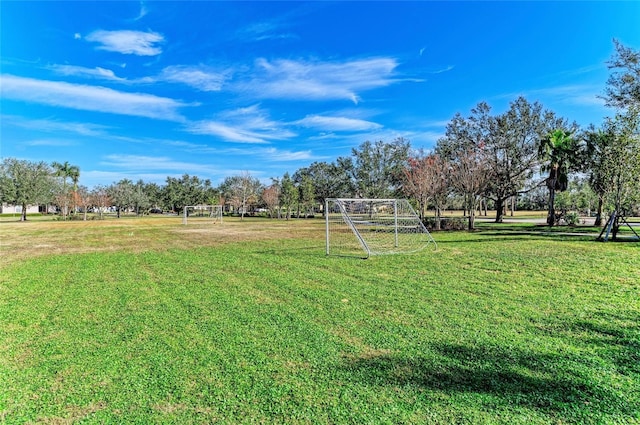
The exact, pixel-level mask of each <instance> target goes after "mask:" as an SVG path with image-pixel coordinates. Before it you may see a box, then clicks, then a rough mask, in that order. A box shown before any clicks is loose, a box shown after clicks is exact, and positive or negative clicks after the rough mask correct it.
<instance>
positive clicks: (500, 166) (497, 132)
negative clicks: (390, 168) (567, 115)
mask: <svg viewBox="0 0 640 425" xmlns="http://www.w3.org/2000/svg"><path fill="white" fill-rule="evenodd" d="M564 124H565V122H564V120H562V119H559V118H556V117H555V115H554V114H553V113H552V112H550V111H545V110H543V108H542V105H540V104H539V103H538V102H535V103H530V102H528V101H527V100H526V99H525V98H524V97H519V98H518V99H516V100H515V101H514V102H511V104H510V106H509V109H508V110H507V111H506V112H505V113H504V114H500V115H492V114H491V107H490V106H489V105H488V104H487V103H485V102H480V103H479V104H478V105H477V106H476V107H475V108H473V109H472V110H471V114H470V115H469V117H468V118H464V117H462V116H461V115H460V114H456V115H455V116H454V117H453V119H452V120H451V122H450V123H449V124H448V125H447V129H446V133H445V137H443V138H442V139H440V140H438V144H437V148H436V150H437V152H438V153H439V154H440V155H441V156H443V157H444V158H448V159H454V158H455V157H456V155H458V154H459V153H463V154H466V153H467V152H468V151H469V149H471V150H474V149H476V148H477V147H478V146H480V145H482V146H483V152H484V160H485V161H486V163H487V165H488V166H489V168H490V169H491V176H492V178H491V180H490V181H489V182H488V185H487V193H486V196H487V197H488V198H490V199H492V200H493V201H494V202H495V205H496V218H495V221H496V222H498V223H499V222H502V218H503V213H504V204H505V202H506V201H507V200H508V199H509V198H511V197H513V196H517V195H520V194H522V193H526V192H528V191H530V190H532V189H533V188H534V187H535V186H537V184H538V183H537V182H535V181H534V180H532V177H533V175H534V172H535V171H536V169H537V167H538V164H539V159H538V146H539V143H540V140H541V139H542V138H543V137H544V136H546V135H547V134H548V133H549V131H551V130H552V129H554V128H558V127H559V126H561V125H564Z"/></svg>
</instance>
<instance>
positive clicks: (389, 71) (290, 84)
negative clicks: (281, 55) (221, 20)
mask: <svg viewBox="0 0 640 425" xmlns="http://www.w3.org/2000/svg"><path fill="white" fill-rule="evenodd" d="M397 66H398V63H397V61H396V60H395V59H393V58H372V59H362V60H353V61H347V62H315V61H307V62H305V61H294V60H286V59H280V60H275V61H271V62H270V61H268V60H266V59H258V60H257V61H256V68H257V69H256V75H255V76H254V77H253V78H252V80H251V81H249V82H247V83H245V84H243V85H241V88H242V89H244V90H245V91H248V92H250V93H255V95H256V96H258V97H262V98H279V99H296V100H330V99H345V100H350V101H352V102H354V103H358V101H359V95H358V93H360V92H362V91H366V90H372V89H376V88H380V87H386V86H389V85H391V84H394V83H396V82H398V81H400V80H398V79H396V78H395V77H394V70H395V68H396V67H397Z"/></svg>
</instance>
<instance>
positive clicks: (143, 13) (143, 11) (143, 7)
mask: <svg viewBox="0 0 640 425" xmlns="http://www.w3.org/2000/svg"><path fill="white" fill-rule="evenodd" d="M147 13H149V9H147V6H146V5H145V4H144V2H143V1H141V2H140V13H138V16H137V17H136V18H135V19H134V20H135V21H139V20H140V19H142V18H144V17H145V16H147Z"/></svg>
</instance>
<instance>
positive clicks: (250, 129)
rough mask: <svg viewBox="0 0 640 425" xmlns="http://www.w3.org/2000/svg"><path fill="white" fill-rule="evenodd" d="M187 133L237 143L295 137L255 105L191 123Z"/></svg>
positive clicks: (264, 141)
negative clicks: (212, 118)
mask: <svg viewBox="0 0 640 425" xmlns="http://www.w3.org/2000/svg"><path fill="white" fill-rule="evenodd" d="M188 131H190V132H192V133H196V134H207V135H212V136H218V137H221V138H222V139H224V140H226V141H229V142H238V143H268V141H270V140H284V139H289V138H291V137H294V136H295V135H296V134H295V133H293V132H292V131H290V130H287V129H285V128H283V124H282V123H279V122H277V121H272V120H270V119H269V118H268V117H267V116H266V113H264V112H263V111H261V110H260V108H259V107H258V106H256V105H254V106H250V107H247V108H240V109H235V110H231V111H225V112H222V113H220V114H218V116H217V117H216V119H214V120H204V121H199V122H195V123H192V124H191V125H190V126H189V128H188Z"/></svg>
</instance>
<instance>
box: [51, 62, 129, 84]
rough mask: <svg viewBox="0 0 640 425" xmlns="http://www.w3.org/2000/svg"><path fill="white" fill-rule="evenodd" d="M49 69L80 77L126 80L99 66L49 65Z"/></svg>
mask: <svg viewBox="0 0 640 425" xmlns="http://www.w3.org/2000/svg"><path fill="white" fill-rule="evenodd" d="M49 69H51V70H52V71H53V72H55V73H56V74H59V75H64V76H71V75H72V76H80V77H90V78H99V79H103V80H111V81H126V79H125V78H120V77H118V76H116V74H115V73H114V72H113V71H112V70H110V69H105V68H101V67H99V66H97V67H95V68H85V67H84V66H74V65H51V66H50V67H49Z"/></svg>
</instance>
